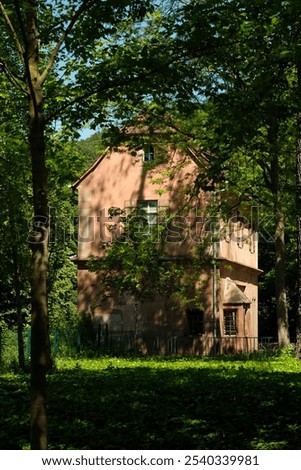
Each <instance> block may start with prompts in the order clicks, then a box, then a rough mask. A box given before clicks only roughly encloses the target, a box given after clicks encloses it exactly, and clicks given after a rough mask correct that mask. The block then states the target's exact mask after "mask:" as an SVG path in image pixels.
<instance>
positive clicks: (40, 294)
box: [30, 103, 50, 449]
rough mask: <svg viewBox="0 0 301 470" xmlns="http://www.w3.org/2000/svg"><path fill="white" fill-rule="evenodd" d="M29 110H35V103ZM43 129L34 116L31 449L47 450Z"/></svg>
mask: <svg viewBox="0 0 301 470" xmlns="http://www.w3.org/2000/svg"><path fill="white" fill-rule="evenodd" d="M30 108H32V103H31V105H30ZM43 127H44V126H43V121H42V119H41V116H35V117H33V118H32V117H31V126H30V150H31V157H32V175H33V194H34V227H33V233H32V236H31V240H30V245H31V250H32V260H31V270H30V283H31V302H32V311H31V448H32V449H46V448H47V413H46V373H47V369H48V366H49V362H50V347H49V327H48V306H47V271H48V225H49V221H48V204H47V189H46V182H47V175H46V168H45V162H44V154H45V142H44V129H43Z"/></svg>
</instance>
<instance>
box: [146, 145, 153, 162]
mask: <svg viewBox="0 0 301 470" xmlns="http://www.w3.org/2000/svg"><path fill="white" fill-rule="evenodd" d="M154 158H155V149H154V147H153V145H148V146H147V147H145V149H144V161H145V162H152V161H153V160H154Z"/></svg>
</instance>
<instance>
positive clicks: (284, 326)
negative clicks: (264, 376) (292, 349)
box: [269, 123, 290, 348]
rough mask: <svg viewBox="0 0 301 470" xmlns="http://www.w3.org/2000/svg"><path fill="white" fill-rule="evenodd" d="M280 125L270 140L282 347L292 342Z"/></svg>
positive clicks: (278, 315) (279, 338)
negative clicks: (286, 279) (287, 291)
mask: <svg viewBox="0 0 301 470" xmlns="http://www.w3.org/2000/svg"><path fill="white" fill-rule="evenodd" d="M277 134H278V127H277V124H275V123H274V125H273V124H272V125H271V126H270V130H269V142H270V144H271V149H272V150H271V151H272V162H271V189H272V193H273V198H274V217H275V296H276V310H277V331H278V344H279V346H280V347H281V348H284V347H285V346H288V345H289V343H290V337H289V327H288V309H287V299H286V284H285V266H286V265H285V238H284V235H285V231H284V227H285V222H284V220H285V217H284V213H283V211H282V207H281V201H280V184H279V173H280V168H279V155H278V149H277Z"/></svg>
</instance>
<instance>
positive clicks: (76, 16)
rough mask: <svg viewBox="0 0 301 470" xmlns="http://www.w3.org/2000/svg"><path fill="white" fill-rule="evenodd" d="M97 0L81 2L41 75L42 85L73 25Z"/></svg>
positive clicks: (40, 81)
mask: <svg viewBox="0 0 301 470" xmlns="http://www.w3.org/2000/svg"><path fill="white" fill-rule="evenodd" d="M96 1H97V0H84V1H83V3H82V4H81V6H80V7H79V8H78V10H77V11H76V12H75V13H74V15H73V18H72V19H71V21H70V23H69V24H68V26H67V28H66V29H65V31H64V32H63V33H62V35H61V37H60V39H59V40H58V42H57V43H56V45H55V47H54V49H53V51H52V54H51V56H50V59H49V61H48V64H47V65H46V67H45V69H44V71H43V73H42V74H41V75H40V78H39V84H40V85H42V84H43V83H44V81H45V80H46V78H47V76H48V74H49V72H50V70H51V69H52V67H53V64H54V62H55V59H56V57H57V54H58V52H59V50H60V48H61V46H62V44H63V43H64V42H65V40H66V38H67V37H68V35H69V34H70V32H71V30H72V28H73V26H74V25H75V23H76V22H77V20H78V19H79V17H80V16H81V15H82V14H83V13H85V12H86V11H87V10H88V9H89V8H90V7H91V6H93V4H95V3H96Z"/></svg>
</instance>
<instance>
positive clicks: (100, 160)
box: [71, 147, 110, 189]
mask: <svg viewBox="0 0 301 470" xmlns="http://www.w3.org/2000/svg"><path fill="white" fill-rule="evenodd" d="M109 152H110V147H107V148H106V149H105V150H104V152H103V153H102V154H101V155H100V156H99V157H98V158H97V159H96V160H95V162H94V163H92V165H91V166H90V167H89V168H88V169H87V170H86V171H84V173H82V174H81V176H80V177H79V178H78V180H76V181H75V182H74V183H73V184H71V188H72V189H76V188H77V187H78V185H79V184H80V183H81V182H82V181H83V180H84V179H85V178H86V177H87V176H88V175H89V174H90V173H92V171H94V170H95V168H97V167H98V165H99V164H100V163H101V162H102V160H103V159H104V158H105V157H106V156H107V155H108V153H109Z"/></svg>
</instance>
